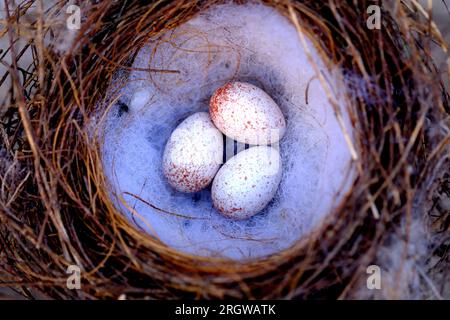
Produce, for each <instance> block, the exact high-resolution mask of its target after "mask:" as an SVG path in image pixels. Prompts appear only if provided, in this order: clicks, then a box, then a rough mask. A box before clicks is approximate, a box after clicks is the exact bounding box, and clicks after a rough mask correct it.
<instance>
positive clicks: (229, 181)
mask: <svg viewBox="0 0 450 320" xmlns="http://www.w3.org/2000/svg"><path fill="white" fill-rule="evenodd" d="M281 170H282V164H281V157H280V153H279V152H278V150H276V149H274V148H272V147H269V146H256V147H252V148H250V149H247V150H244V151H242V152H240V153H238V154H237V155H235V156H234V157H232V158H231V159H230V160H228V161H227V162H226V163H225V164H224V165H223V166H222V168H220V170H219V172H218V173H217V175H216V177H215V178H214V181H213V184H212V190H211V197H212V200H213V205H214V207H215V208H216V209H217V210H218V211H219V212H220V213H222V214H223V215H224V216H226V217H228V218H232V219H236V220H242V219H246V218H249V217H251V216H253V215H255V214H257V213H258V212H260V211H261V210H262V209H264V208H265V207H266V206H267V204H268V203H269V202H270V200H272V198H273V197H274V195H275V193H276V191H277V189H278V185H279V184H280V181H281Z"/></svg>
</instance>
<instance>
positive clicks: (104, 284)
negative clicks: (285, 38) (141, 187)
mask: <svg viewBox="0 0 450 320" xmlns="http://www.w3.org/2000/svg"><path fill="white" fill-rule="evenodd" d="M218 2H219V1H190V0H175V1H158V2H154V3H149V4H142V3H141V2H139V1H125V2H116V1H110V0H105V1H100V2H98V3H96V4H89V5H88V4H85V5H84V7H83V12H84V13H85V14H86V16H85V18H84V19H83V22H82V25H81V29H80V30H79V31H78V32H77V33H76V36H75V37H74V39H73V41H72V42H71V43H70V46H69V47H68V48H67V50H63V51H61V50H57V48H56V46H55V44H54V43H51V42H50V44H48V45H44V38H45V37H50V38H52V37H53V36H54V30H53V29H52V28H53V27H54V26H52V25H51V24H46V23H43V19H42V13H41V14H40V15H36V16H35V17H34V19H31V21H32V22H29V20H30V16H29V15H27V10H28V9H29V6H27V5H25V4H24V5H21V6H20V7H19V8H18V9H15V10H10V16H9V17H7V19H6V22H7V28H6V30H5V31H4V32H3V33H2V36H3V38H4V39H9V40H8V41H9V44H13V43H14V42H15V39H16V38H17V37H18V35H19V34H21V33H23V32H28V33H29V35H30V36H29V38H28V42H27V44H26V47H25V49H29V50H32V52H33V60H32V65H31V66H30V67H29V68H28V69H27V70H24V69H22V68H20V67H19V66H18V62H19V61H20V59H21V56H22V54H23V50H22V48H20V50H19V49H18V48H12V47H9V48H4V49H3V53H2V55H6V54H9V55H11V57H12V61H13V63H12V64H11V65H10V68H9V70H8V72H7V73H6V74H5V76H4V77H3V78H2V80H1V83H0V85H1V86H7V85H9V84H8V82H7V81H6V80H7V79H9V80H10V87H8V89H9V93H8V94H7V95H6V96H5V97H1V98H2V105H3V107H2V111H1V113H0V115H1V123H0V129H1V136H2V145H1V147H0V155H1V157H2V159H1V160H0V161H1V162H0V163H1V165H0V183H1V198H0V277H2V278H3V280H1V281H0V285H8V286H12V287H22V288H32V289H35V290H37V291H39V292H41V293H43V294H45V295H46V296H50V297H54V298H117V297H119V296H120V295H122V294H126V296H127V297H129V298H143V297H150V298H165V299H166V298H180V297H183V298H227V297H233V298H318V297H319V298H325V297H327V298H338V297H339V298H343V297H347V296H349V293H350V292H351V291H352V289H353V288H354V287H355V286H356V285H357V283H358V281H359V280H360V277H361V274H365V273H364V272H365V268H366V266H367V265H369V264H371V263H372V262H373V261H374V260H375V257H376V252H377V249H378V248H379V247H380V246H381V245H383V244H384V243H385V242H386V240H387V239H388V235H389V234H391V233H397V234H400V235H401V237H403V238H404V239H405V246H407V245H408V237H409V232H410V230H409V225H410V223H411V220H412V219H413V218H414V217H415V216H418V215H419V216H420V215H424V213H423V212H424V210H425V209H424V208H425V207H426V205H427V203H428V202H427V201H428V200H429V198H430V196H429V194H430V188H431V187H432V186H433V181H435V179H436V177H437V176H439V175H441V173H442V171H443V168H444V166H446V165H447V164H448V163H447V158H446V152H447V151H448V142H449V138H448V131H446V130H448V128H447V125H448V112H449V104H448V93H447V92H446V91H445V89H444V88H443V86H442V84H441V82H440V81H439V77H438V72H437V70H436V69H435V68H434V66H433V61H432V59H431V57H430V50H429V45H430V41H435V42H438V43H441V44H442V45H443V46H444V43H443V42H442V39H441V38H440V36H439V33H438V31H437V30H436V29H435V27H434V25H433V24H431V23H429V20H427V19H425V17H424V16H423V12H422V11H421V10H419V9H418V7H417V6H416V4H415V2H412V3H407V4H405V5H402V4H398V6H396V10H395V14H394V13H389V12H387V11H383V19H382V26H381V28H380V29H379V30H370V29H368V28H364V27H358V25H361V26H365V23H366V19H367V13H366V9H367V7H368V6H369V5H370V4H372V3H369V2H368V1H358V3H357V4H355V2H352V1H349V2H345V1H329V2H321V1H303V2H301V3H300V2H290V1H284V2H283V1H281V2H279V1H274V2H272V1H265V3H266V4H267V5H270V6H274V7H276V8H277V9H278V10H279V11H280V12H282V13H283V14H285V15H286V16H287V17H288V18H289V19H291V20H295V19H297V21H300V22H301V24H302V26H303V28H304V29H306V30H307V31H308V33H309V34H310V37H311V39H312V40H313V42H314V44H315V45H316V47H317V49H318V50H319V52H320V53H321V55H323V56H324V57H326V59H328V60H329V61H332V62H333V63H335V64H338V65H339V66H340V67H341V68H342V69H343V70H346V72H348V73H351V74H352V75H355V76H358V77H359V78H360V79H363V80H364V81H363V84H362V85H361V83H358V85H355V84H352V83H351V82H349V83H348V91H349V92H348V96H349V97H350V99H351V103H352V105H355V106H356V108H355V110H358V112H357V113H356V114H353V115H352V124H353V126H354V129H355V142H356V147H357V150H358V159H357V160H356V161H355V165H356V168H357V179H356V181H355V183H354V185H353V186H352V192H351V193H349V194H348V196H347V197H346V198H345V199H344V201H342V203H341V204H340V206H339V208H338V209H337V210H336V211H335V212H333V213H332V214H331V217H332V218H333V223H331V222H330V223H328V222H327V223H325V224H324V225H323V227H322V228H321V229H320V230H319V231H318V232H317V233H315V234H313V235H311V236H310V237H309V238H308V239H305V240H302V241H300V242H299V243H297V244H296V245H294V246H293V247H291V248H289V249H288V250H285V251H283V252H281V253H279V254H276V255H272V256H270V257H267V258H263V259H258V260H255V261H248V262H245V263H241V262H233V261H227V260H220V259H211V258H202V257H195V256H190V255H187V254H183V253H180V252H178V251H176V250H174V249H171V248H169V247H167V246H165V245H164V244H162V243H160V242H158V241H157V240H155V239H152V238H151V237H149V236H146V235H145V234H143V233H141V232H139V231H138V230H136V229H135V228H134V227H133V226H132V225H131V224H130V222H129V221H127V220H126V219H125V218H124V217H123V216H122V215H121V213H120V212H118V211H117V209H116V208H115V207H114V205H113V204H112V202H111V199H110V197H109V194H108V191H107V187H106V186H107V182H106V179H105V175H104V173H103V171H102V170H103V169H102V165H101V156H100V154H99V150H98V145H93V144H92V143H91V139H90V136H89V134H88V132H87V130H86V128H85V125H86V123H87V122H88V119H89V117H90V115H91V114H92V113H93V112H94V111H96V110H94V109H95V107H96V106H97V104H96V102H97V101H98V100H99V99H100V98H101V97H102V94H103V93H104V92H105V90H106V87H107V86H108V84H109V83H110V82H111V81H112V78H113V75H114V73H115V72H116V71H118V70H124V71H127V70H129V69H130V65H131V62H132V61H133V57H134V56H135V54H136V53H137V50H138V49H139V48H140V47H142V46H143V45H144V44H145V43H146V41H147V40H148V39H149V38H150V37H152V36H154V35H155V34H158V33H159V32H162V31H164V30H168V29H171V28H174V27H176V26H177V25H179V24H180V23H182V22H184V21H186V20H187V19H189V18H190V17H192V16H193V15H194V14H195V13H197V12H199V11H202V10H205V9H206V8H208V7H209V6H212V5H214V4H215V3H218ZM32 3H33V1H30V2H29V3H28V4H29V5H31V4H32ZM65 5H66V3H65V2H64V1H62V2H58V4H57V5H55V7H52V10H50V11H49V12H47V14H55V12H58V11H61V10H63V9H64V7H65ZM31 18H33V16H32V17H31ZM55 34H56V32H55ZM70 265H77V266H79V267H80V268H81V275H82V285H81V289H80V290H71V289H69V288H67V286H66V279H67V274H66V271H67V268H68V266H70ZM2 274H3V275H2ZM24 292H28V291H24ZM25 294H27V293H25Z"/></svg>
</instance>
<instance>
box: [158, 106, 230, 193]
mask: <svg viewBox="0 0 450 320" xmlns="http://www.w3.org/2000/svg"><path fill="white" fill-rule="evenodd" d="M222 157H223V136H222V133H221V132H220V131H219V130H217V128H216V127H215V126H214V124H213V123H212V121H211V118H210V117H209V114H208V113H206V112H198V113H195V114H193V115H191V116H189V117H188V118H186V119H185V120H184V121H183V122H182V123H181V124H180V125H179V126H178V127H177V128H176V129H175V130H174V131H173V132H172V135H171V136H170V138H169V140H168V142H167V144H166V147H165V149H164V155H163V172H164V175H165V177H166V178H167V181H168V182H169V184H170V185H171V186H172V187H173V188H175V189H176V190H178V191H181V192H197V191H200V190H201V189H203V188H205V187H206V186H207V185H208V184H210V183H211V181H212V179H213V178H214V176H215V174H216V172H217V170H219V168H220V165H221V163H222Z"/></svg>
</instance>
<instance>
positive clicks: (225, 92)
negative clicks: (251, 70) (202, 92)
mask: <svg viewBox="0 0 450 320" xmlns="http://www.w3.org/2000/svg"><path fill="white" fill-rule="evenodd" d="M209 112H210V114H211V119H212V120H213V122H214V124H215V125H216V127H217V128H218V129H219V130H220V131H222V132H223V133H224V134H225V135H227V136H229V137H230V138H232V139H234V140H237V141H239V142H242V143H248V144H253V145H268V144H271V143H275V142H277V141H278V140H280V139H281V138H282V137H283V135H284V133H285V132H286V121H285V119H284V116H283V113H282V112H281V110H280V108H279V107H278V105H277V104H276V103H275V101H273V99H272V98H271V97H270V96H269V95H268V94H267V93H265V92H264V91H263V90H261V89H260V88H258V87H256V86H254V85H252V84H250V83H245V82H230V83H227V84H226V85H224V86H223V87H220V88H219V89H217V90H216V91H215V92H214V94H213V96H212V97H211V100H210V105H209Z"/></svg>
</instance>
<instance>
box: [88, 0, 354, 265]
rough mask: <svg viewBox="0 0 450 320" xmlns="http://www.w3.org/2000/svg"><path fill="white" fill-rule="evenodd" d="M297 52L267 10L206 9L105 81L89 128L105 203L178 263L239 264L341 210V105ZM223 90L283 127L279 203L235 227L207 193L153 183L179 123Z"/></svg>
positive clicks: (337, 83) (334, 85) (308, 56)
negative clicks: (178, 256)
mask: <svg viewBox="0 0 450 320" xmlns="http://www.w3.org/2000/svg"><path fill="white" fill-rule="evenodd" d="M303 40H304V42H302V39H301V38H300V37H299V33H298V30H296V28H295V27H294V25H293V24H292V23H291V22H290V21H289V20H288V19H287V18H286V17H284V16H282V15H281V14H280V13H279V12H278V11H277V10H276V9H274V8H271V7H267V6H264V5H261V4H246V5H236V4H222V5H216V6H213V7H211V8H209V9H208V10H206V11H203V12H201V13H199V14H197V15H195V16H194V17H193V18H191V19H189V20H188V21H187V22H185V23H183V24H181V25H180V26H178V27H177V28H175V29H173V30H169V31H166V32H165V33H163V34H161V35H159V36H158V37H154V38H153V39H151V40H150V41H149V42H148V44H147V45H145V46H144V47H143V48H142V49H141V50H140V51H139V52H138V54H137V56H136V58H135V59H134V62H133V68H134V70H133V71H131V72H129V73H123V72H122V73H117V74H116V75H115V78H114V81H113V82H112V84H111V85H110V87H109V89H108V91H107V93H106V95H105V99H104V101H103V102H102V104H101V105H100V106H99V108H98V109H99V110H102V111H101V112H99V113H97V114H96V115H95V116H94V117H92V119H91V121H92V123H93V124H95V126H96V127H99V128H101V130H99V132H100V136H101V141H102V143H101V146H100V149H101V156H102V163H103V167H104V172H105V173H106V176H107V180H108V182H109V187H110V197H111V199H112V200H113V202H114V204H115V206H116V207H117V209H119V211H120V212H122V213H123V214H124V215H125V216H126V217H127V218H128V219H129V220H130V222H131V223H132V224H133V225H134V226H135V227H136V228H138V229H140V230H142V231H144V232H146V233H148V234H149V236H153V237H155V238H157V239H159V240H161V241H162V242H163V243H164V244H166V245H168V246H170V247H172V248H174V249H176V250H179V251H182V252H185V253H189V254H193V255H198V256H205V257H220V258H231V259H235V260H246V259H252V258H258V257H264V256H267V255H270V254H274V253H277V252H280V251H282V250H285V249H287V248H289V247H291V246H292V245H294V244H295V243H296V242H297V241H299V240H300V239H302V238H305V237H308V235H310V234H311V233H312V232H313V231H314V230H315V229H317V228H318V227H319V226H320V225H321V223H322V222H323V221H324V219H325V218H326V217H327V215H328V214H329V213H330V212H332V211H333V209H335V208H336V207H337V206H338V205H339V204H340V202H341V201H342V199H343V196H344V195H345V194H346V192H348V190H349V188H350V186H351V183H352V181H353V180H352V179H353V174H352V162H351V153H350V151H349V150H350V149H349V145H348V143H351V141H352V138H351V137H352V128H351V126H350V122H349V121H348V108H350V106H349V105H348V104H347V103H346V100H345V97H344V96H342V95H340V92H344V90H340V88H341V89H342V87H341V86H342V85H343V84H342V82H341V80H340V76H339V71H338V70H337V69H336V68H330V66H326V65H325V63H324V61H322V59H321V57H320V56H319V54H318V53H317V52H316V51H315V49H314V47H313V46H312V44H311V42H310V41H309V40H308V38H307V37H306V35H304V39H303ZM305 49H306V50H305ZM313 64H314V66H313ZM315 68H317V69H315ZM143 70H166V71H165V72H160V71H157V72H153V71H150V72H149V71H143ZM317 71H319V72H320V73H321V74H322V75H323V76H324V78H325V79H326V81H325V82H324V81H320V80H319V78H318V77H317ZM229 81H243V82H249V83H252V84H254V85H256V86H258V87H260V88H261V89H263V90H264V91H265V92H267V93H268V94H269V95H270V96H271V97H272V98H273V99H274V101H275V102H276V103H277V104H278V105H279V107H280V108H281V110H282V112H283V114H284V116H285V119H286V123H287V131H286V134H285V136H284V137H283V139H282V140H281V141H280V143H279V145H277V146H276V147H277V148H278V149H279V150H280V154H281V157H282V166H283V174H282V180H281V183H280V186H279V188H278V191H277V193H276V195H275V197H274V199H273V200H272V201H271V202H270V203H269V205H268V206H267V207H266V208H265V209H264V210H263V211H262V212H260V213H259V214H257V215H255V216H254V217H252V218H249V219H246V220H243V221H234V220H231V219H228V218H225V217H223V216H222V215H220V214H219V213H218V212H217V210H216V209H214V207H213V206H212V201H211V195H210V190H209V189H208V188H207V189H205V190H203V191H200V192H198V193H194V194H186V193H181V192H177V191H176V190H174V189H173V188H171V187H170V185H169V184H168V183H167V181H166V179H165V177H164V175H163V171H162V155H163V151H164V147H165V144H166V142H167V140H168V138H169V136H170V134H171V133H172V131H173V130H174V129H175V128H176V126H177V125H178V124H179V123H180V122H181V121H183V120H184V119H185V118H186V117H188V116H189V115H191V114H193V113H195V112H199V111H208V106H209V99H210V97H211V95H212V94H213V92H214V91H215V90H216V89H217V88H218V87H220V86H222V85H224V84H225V83H227V82H229ZM330 99H332V100H334V101H335V102H336V105H337V106H338V110H336V109H334V108H336V105H335V106H334V107H333V105H332V103H331V101H330ZM337 113H339V114H341V115H342V119H343V120H342V121H341V122H338V119H337V117H336V114H337ZM104 115H105V116H104ZM344 130H346V131H347V135H348V136H349V137H350V140H348V141H346V140H345V138H344Z"/></svg>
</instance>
